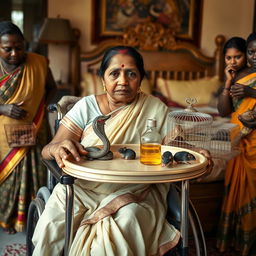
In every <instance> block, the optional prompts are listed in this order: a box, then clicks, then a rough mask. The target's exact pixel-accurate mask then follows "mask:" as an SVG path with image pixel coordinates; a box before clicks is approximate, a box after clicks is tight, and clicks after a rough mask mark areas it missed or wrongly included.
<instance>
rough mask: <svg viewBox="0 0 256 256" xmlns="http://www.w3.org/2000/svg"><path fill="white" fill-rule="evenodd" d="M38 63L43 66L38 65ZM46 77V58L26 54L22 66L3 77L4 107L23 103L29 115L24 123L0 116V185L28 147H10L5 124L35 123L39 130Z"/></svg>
mask: <svg viewBox="0 0 256 256" xmlns="http://www.w3.org/2000/svg"><path fill="white" fill-rule="evenodd" d="M38 62H40V63H42V65H38ZM46 74H47V61H46V59H45V57H43V56H40V55H38V54H35V53H27V54H26V59H25V63H24V64H23V65H22V66H20V67H19V68H17V69H16V70H14V71H13V72H12V73H10V74H7V75H5V76H3V77H2V78H0V102H1V104H13V103H16V104H21V108H23V109H24V110H26V111H27V113H28V114H27V116H26V117H25V118H24V119H22V120H16V119H12V118H9V117H7V116H4V115H1V116H0V123H1V126H0V144H1V147H0V161H1V162H0V183H2V182H3V181H4V180H5V179H6V178H7V177H8V175H9V174H10V173H11V172H12V170H13V169H14V168H15V167H16V166H17V164H19V162H20V161H21V160H22V158H23V157H24V156H25V154H26V152H27V151H28V147H17V148H10V147H9V145H8V142H7V139H6V135H5V130H4V125H5V124H7V125H8V124H9V125H10V124H11V125H16V124H32V123H34V124H35V126H36V130H38V129H39V127H40V126H41V123H42V119H43V116H44V94H45V79H46ZM35 80H36V81H35Z"/></svg>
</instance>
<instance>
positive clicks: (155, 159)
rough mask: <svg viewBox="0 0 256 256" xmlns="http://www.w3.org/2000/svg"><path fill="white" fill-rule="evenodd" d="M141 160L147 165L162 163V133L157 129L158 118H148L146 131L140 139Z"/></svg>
mask: <svg viewBox="0 0 256 256" xmlns="http://www.w3.org/2000/svg"><path fill="white" fill-rule="evenodd" d="M140 162H141V163H142V164H146V165H159V164H161V135H160V134H159V132H158V131H157V129H156V120H155V119H148V120H147V129H146V132H145V133H143V134H142V136H141V139H140Z"/></svg>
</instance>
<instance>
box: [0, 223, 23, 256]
mask: <svg viewBox="0 0 256 256" xmlns="http://www.w3.org/2000/svg"><path fill="white" fill-rule="evenodd" d="M14 244H15V245H16V246H17V247H19V246H20V245H22V246H24V245H25V244H26V234H25V233H16V234H13V235H8V234H6V233H5V232H4V231H3V229H2V228H0V256H8V255H15V254H8V253H6V246H8V245H12V246H13V245H14ZM16 255H17V256H18V255H19V256H22V255H25V254H23V253H20V254H16Z"/></svg>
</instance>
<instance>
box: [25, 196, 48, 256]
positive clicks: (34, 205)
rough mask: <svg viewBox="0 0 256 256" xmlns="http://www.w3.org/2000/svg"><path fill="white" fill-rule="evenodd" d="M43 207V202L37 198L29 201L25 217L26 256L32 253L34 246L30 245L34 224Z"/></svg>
mask: <svg viewBox="0 0 256 256" xmlns="http://www.w3.org/2000/svg"><path fill="white" fill-rule="evenodd" d="M44 207H45V202H44V201H43V199H41V198H39V197H37V198H35V199H34V200H33V201H31V203H30V205H29V209H28V217H27V234H26V244H27V255H28V256H30V255H32V253H33V250H34V246H33V243H32V237H33V234H34V230H35V227H36V223H37V221H38V219H39V217H40V215H41V214H42V212H43V210H44Z"/></svg>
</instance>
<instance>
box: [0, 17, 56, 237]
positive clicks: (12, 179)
mask: <svg viewBox="0 0 256 256" xmlns="http://www.w3.org/2000/svg"><path fill="white" fill-rule="evenodd" d="M55 89H56V85H55V82H54V79H53V77H52V75H51V72H50V69H49V68H48V64H47V60H46V58H45V57H43V56H41V55H38V54H35V53H28V52H25V47H24V37H23V34H22V32H21V31H20V29H19V28H18V27H17V26H16V25H14V24H13V23H11V22H9V21H3V22H0V124H1V125H0V144H1V147H0V194H1V204H0V226H1V227H2V228H4V229H5V230H6V231H7V232H8V233H14V232H15V231H23V229H24V226H25V223H26V220H25V218H26V210H27V208H28V204H29V202H30V200H31V198H32V197H33V196H34V195H35V193H36V191H37V190H38V188H39V187H40V186H42V185H43V184H45V182H46V179H45V178H46V173H47V172H46V170H45V168H44V167H43V166H42V165H41V163H40V162H41V161H40V152H41V150H42V147H43V146H44V145H45V144H46V143H47V141H48V138H49V136H48V135H49V134H50V133H47V131H49V130H46V129H44V128H46V127H47V126H46V120H45V118H44V113H45V111H44V108H45V102H46V98H45V95H51V96H52V95H54V91H55ZM48 100H49V99H48ZM18 125H29V128H32V127H33V128H32V129H34V130H35V132H36V137H37V141H36V145H35V143H31V142H32V141H31V137H30V138H28V137H24V136H25V130H21V131H20V132H21V133H23V137H22V136H20V137H18V140H17V141H16V142H17V143H20V145H19V144H17V143H16V142H15V141H14V140H13V141H12V142H13V143H14V142H15V143H16V144H10V141H8V140H7V132H8V131H10V128H15V127H16V128H17V127H18ZM24 127H25V126H23V129H24ZM11 136H12V139H14V134H11ZM15 139H17V137H15ZM26 140H27V142H26ZM32 144H34V145H32ZM28 145H29V146H28Z"/></svg>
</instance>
